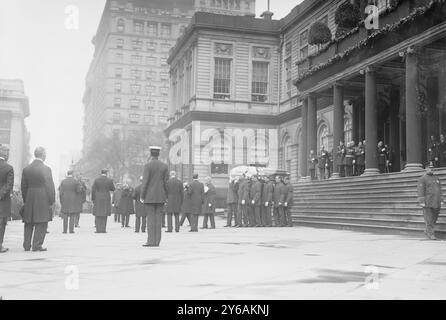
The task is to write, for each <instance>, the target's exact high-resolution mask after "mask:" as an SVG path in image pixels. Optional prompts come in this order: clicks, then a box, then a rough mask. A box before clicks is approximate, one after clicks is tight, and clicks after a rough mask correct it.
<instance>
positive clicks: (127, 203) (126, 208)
mask: <svg viewBox="0 0 446 320" xmlns="http://www.w3.org/2000/svg"><path fill="white" fill-rule="evenodd" d="M133 193H134V190H133V188H131V187H125V188H124V189H122V195H121V200H120V201H119V205H118V206H119V212H121V214H124V215H132V214H135V207H134V204H133V200H134V199H133ZM140 202H141V201H140Z"/></svg>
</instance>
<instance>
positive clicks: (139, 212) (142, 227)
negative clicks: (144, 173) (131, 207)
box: [133, 177, 147, 233]
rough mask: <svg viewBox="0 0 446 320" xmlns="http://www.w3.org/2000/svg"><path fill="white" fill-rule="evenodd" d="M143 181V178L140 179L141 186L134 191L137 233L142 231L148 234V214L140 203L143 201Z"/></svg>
mask: <svg viewBox="0 0 446 320" xmlns="http://www.w3.org/2000/svg"><path fill="white" fill-rule="evenodd" d="M142 179H143V177H140V178H139V185H138V186H137V187H136V188H135V190H133V199H134V200H135V216H136V219H135V232H136V233H139V232H140V231H141V232H142V233H145V232H146V227H147V216H146V212H145V210H144V204H142V203H141V201H139V200H140V199H141V188H142Z"/></svg>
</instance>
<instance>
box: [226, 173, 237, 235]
mask: <svg viewBox="0 0 446 320" xmlns="http://www.w3.org/2000/svg"><path fill="white" fill-rule="evenodd" d="M238 187H239V185H238V183H237V181H236V179H231V180H230V181H229V188H228V196H227V198H226V202H227V206H228V218H227V222H226V226H225V227H232V219H233V218H234V226H237V203H238Z"/></svg>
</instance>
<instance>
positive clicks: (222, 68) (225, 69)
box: [214, 58, 231, 99]
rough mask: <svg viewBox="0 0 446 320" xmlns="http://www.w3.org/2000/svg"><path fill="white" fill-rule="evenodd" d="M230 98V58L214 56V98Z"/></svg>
mask: <svg viewBox="0 0 446 320" xmlns="http://www.w3.org/2000/svg"><path fill="white" fill-rule="evenodd" d="M230 98H231V59H224V58H215V75H214V99H230Z"/></svg>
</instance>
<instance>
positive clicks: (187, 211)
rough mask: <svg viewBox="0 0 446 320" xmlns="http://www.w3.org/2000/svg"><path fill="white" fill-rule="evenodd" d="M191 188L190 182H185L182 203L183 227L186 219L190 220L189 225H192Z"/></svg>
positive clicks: (181, 221)
mask: <svg viewBox="0 0 446 320" xmlns="http://www.w3.org/2000/svg"><path fill="white" fill-rule="evenodd" d="M190 197H191V188H190V184H189V183H187V182H185V183H183V203H182V204H181V220H180V226H181V227H182V226H183V224H184V221H186V218H187V221H189V225H190V226H192V217H191V213H192V201H191V198H190Z"/></svg>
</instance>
